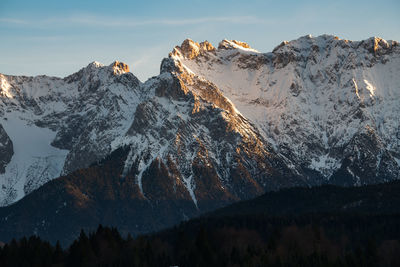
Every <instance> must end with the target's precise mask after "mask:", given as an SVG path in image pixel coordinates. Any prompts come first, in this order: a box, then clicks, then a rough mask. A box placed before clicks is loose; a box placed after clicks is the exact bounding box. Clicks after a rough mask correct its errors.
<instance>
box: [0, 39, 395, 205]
mask: <svg viewBox="0 0 400 267" xmlns="http://www.w3.org/2000/svg"><path fill="white" fill-rule="evenodd" d="M399 57H400V48H399V46H398V43H397V42H395V41H388V42H387V41H385V40H383V39H380V38H370V39H368V40H365V41H360V42H352V41H348V40H341V39H339V38H337V37H334V36H327V35H324V36H319V37H311V36H305V37H301V38H299V39H298V40H294V41H291V42H283V43H282V44H280V45H279V46H278V47H276V48H275V49H274V50H273V52H271V53H260V52H258V51H256V50H254V49H252V48H251V47H250V46H249V45H248V44H246V43H243V42H239V41H228V40H223V41H222V42H221V43H220V44H219V45H218V48H215V47H213V46H212V45H211V44H210V43H208V42H203V43H200V44H199V43H196V42H193V41H192V40H189V39H187V40H185V41H184V42H183V43H182V45H181V46H177V47H175V48H174V49H173V51H172V52H171V53H170V55H169V57H168V58H166V59H164V60H163V62H162V64H161V71H160V75H159V76H156V77H153V78H151V79H149V80H148V81H146V82H145V83H141V82H140V81H139V80H138V79H137V78H136V77H135V76H134V75H133V74H131V73H130V72H129V68H128V66H127V65H125V64H124V63H120V62H117V61H116V62H114V63H113V64H111V65H110V66H103V65H101V64H99V63H96V62H94V63H91V64H90V65H89V66H87V67H86V68H83V69H82V70H80V71H79V72H77V73H75V74H73V75H70V76H68V77H66V78H63V79H60V78H54V77H46V76H37V77H16V76H7V75H1V76H0V88H1V91H0V92H1V98H0V115H1V117H0V126H1V127H0V151H1V152H2V153H1V156H0V184H1V188H0V205H3V206H4V205H9V204H11V203H13V202H15V201H17V200H18V199H20V198H22V197H23V196H24V195H26V194H28V193H30V192H32V190H34V189H36V188H38V187H40V186H41V185H42V184H44V183H46V182H48V181H50V180H52V179H54V178H56V177H58V176H60V175H67V174H69V173H71V172H72V171H75V170H77V169H81V168H86V167H88V166H90V165H91V164H92V163H94V162H97V161H99V160H100V159H102V158H104V157H105V156H107V155H109V154H110V153H111V152H112V151H115V150H116V149H118V148H121V147H128V148H129V153H128V154H127V156H126V158H125V159H124V162H123V165H124V167H123V170H122V172H121V174H120V176H121V177H128V176H132V177H133V179H134V181H135V184H136V185H137V187H138V190H139V192H140V193H139V194H141V196H142V197H143V198H145V199H146V198H147V199H151V198H152V197H155V195H157V193H156V191H157V190H159V189H157V185H156V184H154V181H153V180H151V179H150V178H148V179H147V180H146V179H144V178H143V177H144V175H145V174H146V173H147V172H149V171H151V170H154V169H159V170H163V173H164V175H165V176H167V177H168V179H169V180H170V181H171V183H173V184H174V188H175V189H174V190H176V189H177V188H178V189H179V188H180V189H179V190H178V191H175V193H176V192H180V193H179V194H182V195H184V196H185V198H186V197H187V196H189V197H190V199H191V200H192V201H193V203H194V204H195V205H196V206H197V207H198V206H199V203H201V202H202V201H203V203H204V201H209V200H210V199H215V198H218V199H219V200H221V199H225V200H226V201H227V202H229V201H234V200H239V199H245V198H250V197H253V196H255V195H258V194H261V193H262V192H265V191H268V190H274V189H277V188H280V187H289V186H294V185H316V184H322V183H336V184H344V185H360V184H365V183H376V182H381V181H387V180H392V179H398V178H399V177H400V176H399V175H400V174H399V173H400V170H399V169H400V168H399V165H400V160H399V159H400V122H399V118H398V114H400V102H399V99H400V82H399V77H400V75H399V74H400V58H399ZM164 171H165V172H164ZM176 194H178V193H176Z"/></svg>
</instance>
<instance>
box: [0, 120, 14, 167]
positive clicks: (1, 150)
mask: <svg viewBox="0 0 400 267" xmlns="http://www.w3.org/2000/svg"><path fill="white" fill-rule="evenodd" d="M13 154H14V148H13V143H12V141H11V139H10V137H9V136H8V135H7V133H6V131H5V130H4V128H3V126H2V125H1V124H0V173H4V172H5V171H6V166H7V164H8V163H9V162H10V161H11V157H12V156H13Z"/></svg>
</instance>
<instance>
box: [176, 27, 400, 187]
mask: <svg viewBox="0 0 400 267" xmlns="http://www.w3.org/2000/svg"><path fill="white" fill-rule="evenodd" d="M170 58H171V59H172V60H173V61H174V62H175V64H176V65H177V66H179V69H180V72H181V74H180V75H181V77H184V78H183V79H184V80H185V84H187V86H188V87H189V88H191V89H192V90H198V89H197V88H198V87H199V84H201V83H203V84H204V83H209V84H212V86H213V87H216V88H218V89H219V90H220V91H221V92H222V94H223V95H224V96H226V97H227V98H228V99H229V100H230V101H232V103H233V104H234V106H235V107H236V109H237V110H238V112H240V113H241V114H242V115H243V116H244V117H246V118H247V119H249V121H251V123H252V124H254V125H255V127H256V128H257V129H258V130H259V131H260V133H261V135H262V136H263V137H264V138H265V140H267V141H268V142H269V143H270V144H272V146H273V147H274V148H275V151H277V152H278V153H279V154H280V155H282V156H284V157H286V158H288V159H290V160H291V161H293V163H294V165H295V166H297V167H299V168H301V169H302V175H304V176H306V177H307V178H308V179H309V180H310V182H311V180H315V181H314V182H317V183H326V182H331V183H338V184H346V185H360V184H366V183H376V182H382V181H388V180H391V179H398V178H399V177H400V167H399V166H400V160H399V159H400V119H399V114H400V101H399V100H400V79H399V77H400V47H399V44H398V42H395V41H385V40H383V39H381V38H376V37H375V38H370V39H368V40H364V41H360V42H352V41H348V40H341V39H339V38H337V37H334V36H328V35H323V36H319V37H311V36H304V37H301V38H299V39H298V40H294V41H291V42H282V43H281V44H280V45H279V46H278V47H276V48H275V49H274V50H273V52H272V53H259V52H258V51H256V50H254V49H252V48H251V47H250V46H249V45H248V44H246V43H243V42H238V41H228V40H224V41H222V42H221V43H220V44H219V46H218V48H214V47H213V46H212V45H211V44H209V43H208V42H203V43H200V44H198V43H195V42H193V41H191V40H185V41H184V42H183V44H182V45H181V46H180V47H176V48H175V49H174V50H173V52H172V53H171V54H170ZM311 183H312V182H311Z"/></svg>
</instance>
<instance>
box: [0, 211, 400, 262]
mask: <svg viewBox="0 0 400 267" xmlns="http://www.w3.org/2000/svg"><path fill="white" fill-rule="evenodd" d="M326 216H327V217H328V219H326ZM324 218H325V219H324V220H331V222H330V223H326V222H325V221H324V220H318V218H316V217H315V216H314V217H313V216H310V217H309V218H308V220H307V219H305V218H304V217H302V218H298V217H296V218H295V217H293V218H287V217H285V218H268V217H266V216H253V217H251V216H246V217H223V218H211V219H210V218H200V219H197V220H194V221H190V222H188V223H184V224H181V225H180V226H178V227H175V228H173V229H169V230H167V231H164V232H161V233H157V234H154V235H148V236H139V237H136V238H133V237H131V236H130V235H128V236H127V237H121V235H120V233H119V232H118V231H117V229H116V228H109V227H102V226H101V225H100V226H99V227H98V229H97V231H95V232H93V233H90V234H86V233H85V232H83V231H82V232H81V234H80V236H79V237H78V238H77V239H76V240H75V241H74V242H73V243H72V244H71V245H70V246H69V247H68V248H62V247H61V246H60V244H59V243H56V244H55V245H52V244H50V243H49V242H47V241H43V240H41V239H40V238H39V237H36V236H32V237H29V238H22V239H20V240H18V241H16V240H12V241H11V242H9V243H8V244H6V245H5V246H4V247H3V248H1V249H0V266H173V265H177V266H400V242H399V238H398V235H399V232H400V230H399V229H397V228H398V227H396V226H397V225H394V224H392V223H387V224H386V223H385V221H387V222H390V221H391V219H393V218H392V217H391V216H386V217H385V218H381V219H378V218H375V217H371V218H369V219H371V220H370V223H369V224H366V225H365V224H363V223H364V220H360V218H359V216H353V217H352V218H350V219H343V218H342V217H341V216H337V215H325V217H324ZM396 220H397V218H395V219H394V221H396ZM311 221H313V222H311ZM373 229H374V230H376V231H378V232H377V233H374V235H368V234H367V232H365V231H369V230H373ZM387 235H389V236H391V235H393V236H394V237H397V239H390V238H386V236H387ZM376 236H378V237H379V236H381V237H382V238H375V237H376Z"/></svg>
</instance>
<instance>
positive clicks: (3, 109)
mask: <svg viewBox="0 0 400 267" xmlns="http://www.w3.org/2000/svg"><path fill="white" fill-rule="evenodd" d="M140 84H141V83H140V81H139V80H138V79H137V78H136V77H135V76H134V75H133V74H131V73H129V69H128V67H127V65H125V64H123V63H120V62H114V63H113V64H111V65H110V66H103V65H101V64H100V63H97V62H93V63H91V64H89V65H88V66H87V67H86V68H83V69H81V70H80V71H79V72H77V73H75V74H73V75H71V76H68V77H66V78H64V79H60V78H54V77H46V76H37V77H24V76H20V77H17V76H7V75H0V88H1V91H0V94H1V98H0V126H1V128H0V142H1V143H0V144H1V146H0V149H1V151H2V153H1V158H0V205H1V206H4V205H8V204H11V203H13V202H15V201H17V200H18V199H20V198H22V197H23V196H24V195H26V194H28V193H30V192H31V191H32V190H34V189H36V188H38V187H39V186H41V185H42V184H44V183H46V182H48V181H49V180H51V179H54V178H57V177H59V176H60V175H62V174H66V173H69V172H71V171H73V170H76V169H79V168H84V167H87V166H89V165H90V164H91V163H93V162H95V161H97V160H99V159H101V158H103V157H105V156H106V155H107V154H109V153H110V152H111V151H112V148H111V142H112V141H113V140H114V139H115V138H116V137H117V136H119V135H121V133H122V132H125V131H126V130H127V129H128V127H129V126H130V123H131V120H132V118H133V114H134V111H135V109H136V106H137V105H138V104H139V103H140V102H141V101H142V96H143V94H142V92H141V91H140V88H141V87H140Z"/></svg>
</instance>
